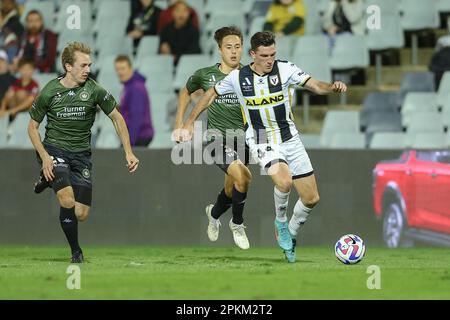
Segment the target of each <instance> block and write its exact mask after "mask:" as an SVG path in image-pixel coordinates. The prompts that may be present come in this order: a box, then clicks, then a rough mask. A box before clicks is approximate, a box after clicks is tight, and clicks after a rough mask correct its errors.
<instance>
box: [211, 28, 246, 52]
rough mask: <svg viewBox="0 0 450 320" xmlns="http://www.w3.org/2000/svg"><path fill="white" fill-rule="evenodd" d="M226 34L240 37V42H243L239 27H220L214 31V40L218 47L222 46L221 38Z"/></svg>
mask: <svg viewBox="0 0 450 320" xmlns="http://www.w3.org/2000/svg"><path fill="white" fill-rule="evenodd" d="M227 36H238V37H239V38H240V39H241V43H243V42H244V36H243V35H242V31H241V29H239V28H238V27H236V26H229V27H222V28H220V29H217V30H216V32H214V40H216V42H217V45H218V46H219V48H220V47H221V46H222V41H223V39H224V38H225V37H227Z"/></svg>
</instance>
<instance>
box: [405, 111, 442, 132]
mask: <svg viewBox="0 0 450 320" xmlns="http://www.w3.org/2000/svg"><path fill="white" fill-rule="evenodd" d="M404 126H405V127H406V128H407V132H408V133H422V132H423V133H425V132H436V133H443V132H444V122H443V120H442V115H441V114H440V113H437V112H414V113H412V114H411V115H410V117H409V121H408V123H406V124H405V123H404Z"/></svg>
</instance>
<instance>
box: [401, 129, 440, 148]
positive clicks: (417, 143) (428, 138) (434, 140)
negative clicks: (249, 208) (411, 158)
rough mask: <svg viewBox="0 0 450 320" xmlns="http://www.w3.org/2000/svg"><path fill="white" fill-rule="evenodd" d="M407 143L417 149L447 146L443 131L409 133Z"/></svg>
mask: <svg viewBox="0 0 450 320" xmlns="http://www.w3.org/2000/svg"><path fill="white" fill-rule="evenodd" d="M407 144H408V146H409V147H411V148H416V149H443V148H446V147H447V142H446V136H445V135H444V134H443V133H436V132H426V133H415V134H408V135H407Z"/></svg>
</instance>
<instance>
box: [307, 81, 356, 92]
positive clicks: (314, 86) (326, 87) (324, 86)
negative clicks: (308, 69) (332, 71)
mask: <svg viewBox="0 0 450 320" xmlns="http://www.w3.org/2000/svg"><path fill="white" fill-rule="evenodd" d="M305 88H306V89H308V90H310V91H312V92H314V93H316V94H320V95H324V94H330V93H332V92H346V91H347V85H346V84H345V83H343V82H341V81H335V82H334V83H326V82H322V81H319V80H316V79H313V78H310V79H309V80H308V81H307V82H306V84H305Z"/></svg>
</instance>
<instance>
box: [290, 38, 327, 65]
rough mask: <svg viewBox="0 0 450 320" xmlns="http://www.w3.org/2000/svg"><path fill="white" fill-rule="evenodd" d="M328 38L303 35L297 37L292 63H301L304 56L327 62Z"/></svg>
mask: <svg viewBox="0 0 450 320" xmlns="http://www.w3.org/2000/svg"><path fill="white" fill-rule="evenodd" d="M328 45H329V44H328V38H327V37H326V36H324V35H305V36H302V37H299V38H298V40H297V41H296V43H295V47H294V50H293V53H292V61H293V62H294V61H298V63H301V61H302V58H303V57H304V56H315V57H317V58H323V59H327V60H328V51H329V49H328Z"/></svg>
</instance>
